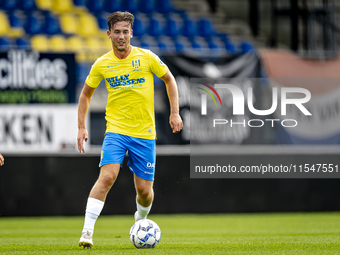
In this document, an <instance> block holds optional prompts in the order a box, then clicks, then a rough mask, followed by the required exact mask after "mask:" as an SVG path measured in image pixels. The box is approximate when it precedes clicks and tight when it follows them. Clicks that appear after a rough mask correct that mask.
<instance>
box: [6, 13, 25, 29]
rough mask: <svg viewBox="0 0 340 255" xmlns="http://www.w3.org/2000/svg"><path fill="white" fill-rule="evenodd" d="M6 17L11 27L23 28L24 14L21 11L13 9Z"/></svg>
mask: <svg viewBox="0 0 340 255" xmlns="http://www.w3.org/2000/svg"><path fill="white" fill-rule="evenodd" d="M8 19H9V22H10V24H11V27H15V28H23V27H24V23H25V22H26V17H25V14H24V13H22V11H14V12H11V13H9V15H8Z"/></svg>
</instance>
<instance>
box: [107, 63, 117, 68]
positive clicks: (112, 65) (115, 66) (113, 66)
mask: <svg viewBox="0 0 340 255" xmlns="http://www.w3.org/2000/svg"><path fill="white" fill-rule="evenodd" d="M119 65H120V64H116V65H109V66H107V68H111V67H116V66H119Z"/></svg>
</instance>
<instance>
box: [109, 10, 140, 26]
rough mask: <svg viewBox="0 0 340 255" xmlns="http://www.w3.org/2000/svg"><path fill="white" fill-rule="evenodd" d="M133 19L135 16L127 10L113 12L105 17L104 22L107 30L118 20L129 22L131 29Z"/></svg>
mask: <svg viewBox="0 0 340 255" xmlns="http://www.w3.org/2000/svg"><path fill="white" fill-rule="evenodd" d="M134 20H135V17H134V16H133V15H132V14H131V13H129V12H114V13H112V14H110V15H109V16H108V17H107V19H106V22H107V25H108V27H109V30H111V28H112V27H113V26H114V24H115V23H117V22H119V21H127V22H129V23H130V25H131V29H132V26H133V21H134Z"/></svg>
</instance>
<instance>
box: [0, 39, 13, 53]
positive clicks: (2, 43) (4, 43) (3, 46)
mask: <svg viewBox="0 0 340 255" xmlns="http://www.w3.org/2000/svg"><path fill="white" fill-rule="evenodd" d="M11 47H12V42H11V40H10V39H9V38H7V37H0V51H8V50H9V49H10V48H11Z"/></svg>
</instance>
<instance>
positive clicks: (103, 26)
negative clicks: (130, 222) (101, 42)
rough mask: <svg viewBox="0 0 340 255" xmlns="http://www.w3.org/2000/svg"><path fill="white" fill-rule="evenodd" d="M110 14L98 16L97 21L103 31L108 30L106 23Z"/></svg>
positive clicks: (99, 14) (103, 13)
mask: <svg viewBox="0 0 340 255" xmlns="http://www.w3.org/2000/svg"><path fill="white" fill-rule="evenodd" d="M107 16H108V14H107V13H105V12H102V13H98V14H97V15H96V18H97V21H98V26H99V28H100V29H102V30H107V29H108V27H107V23H106V18H107Z"/></svg>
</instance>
